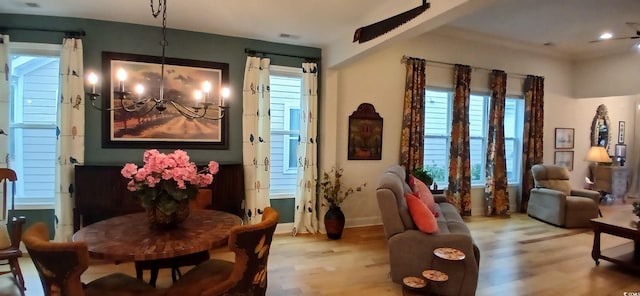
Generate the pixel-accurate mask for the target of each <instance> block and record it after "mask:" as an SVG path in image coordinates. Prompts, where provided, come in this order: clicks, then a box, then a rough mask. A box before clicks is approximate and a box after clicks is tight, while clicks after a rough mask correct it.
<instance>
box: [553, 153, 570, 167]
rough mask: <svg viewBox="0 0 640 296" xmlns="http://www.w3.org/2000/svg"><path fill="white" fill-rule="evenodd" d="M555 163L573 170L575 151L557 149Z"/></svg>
mask: <svg viewBox="0 0 640 296" xmlns="http://www.w3.org/2000/svg"><path fill="white" fill-rule="evenodd" d="M553 163H554V164H555V165H559V166H563V167H566V168H567V169H568V170H569V171H573V151H556V154H555V157H554V159H553Z"/></svg>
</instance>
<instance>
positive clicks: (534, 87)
mask: <svg viewBox="0 0 640 296" xmlns="http://www.w3.org/2000/svg"><path fill="white" fill-rule="evenodd" d="M543 129H544V77H540V76H533V75H528V76H527V78H526V79H525V82H524V131H523V137H522V164H523V165H522V185H521V186H522V187H521V188H520V192H521V196H520V200H519V203H520V212H521V213H526V212H527V206H528V204H529V191H531V188H533V177H532V176H531V167H532V166H533V165H534V164H538V163H542V152H543V145H542V144H543V142H542V140H543V137H542V136H543Z"/></svg>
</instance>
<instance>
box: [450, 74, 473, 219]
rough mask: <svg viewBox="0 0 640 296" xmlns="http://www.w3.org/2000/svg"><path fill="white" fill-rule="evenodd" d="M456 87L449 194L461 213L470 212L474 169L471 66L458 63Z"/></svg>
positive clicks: (465, 214) (463, 214) (468, 214)
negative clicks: (471, 151)
mask: <svg viewBox="0 0 640 296" xmlns="http://www.w3.org/2000/svg"><path fill="white" fill-rule="evenodd" d="M454 79H455V81H454V84H455V86H456V90H455V94H454V98H453V116H452V121H451V148H450V150H449V151H450V152H449V186H448V187H447V191H446V195H447V200H448V201H449V203H451V204H453V205H454V206H455V207H456V208H457V209H458V211H459V212H460V215H462V216H470V215H471V168H470V162H469V149H470V148H469V97H470V91H471V90H470V87H469V85H470V83H471V67H469V66H467V65H456V66H455V69H454Z"/></svg>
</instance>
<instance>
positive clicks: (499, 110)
mask: <svg viewBox="0 0 640 296" xmlns="http://www.w3.org/2000/svg"><path fill="white" fill-rule="evenodd" d="M506 92H507V74H506V73H505V72H504V71H500V70H493V71H492V72H491V109H490V111H489V130H488V134H487V161H486V167H485V175H486V178H487V179H486V184H485V187H484V188H485V190H484V200H485V209H486V215H487V216H493V215H498V216H509V191H508V190H507V184H508V182H507V162H506V160H505V149H504V105H505V95H506Z"/></svg>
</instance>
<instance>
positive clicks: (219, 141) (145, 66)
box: [102, 52, 229, 149]
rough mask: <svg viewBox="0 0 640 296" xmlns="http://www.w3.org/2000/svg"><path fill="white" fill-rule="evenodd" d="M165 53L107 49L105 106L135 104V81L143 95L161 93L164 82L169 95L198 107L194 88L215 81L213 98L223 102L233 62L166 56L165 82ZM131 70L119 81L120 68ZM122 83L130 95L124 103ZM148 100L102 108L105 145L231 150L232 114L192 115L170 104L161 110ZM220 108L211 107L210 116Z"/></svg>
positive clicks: (104, 60) (172, 99)
mask: <svg viewBox="0 0 640 296" xmlns="http://www.w3.org/2000/svg"><path fill="white" fill-rule="evenodd" d="M161 64H162V61H161V57H156V56H145V55H135V54H125V53H114V52H103V53H102V70H103V73H104V75H103V77H104V81H103V87H102V93H103V94H106V95H104V96H105V97H104V100H103V104H104V106H103V108H117V107H118V106H120V105H121V104H122V103H124V104H126V105H131V104H133V102H134V100H135V99H137V98H138V95H137V94H136V93H135V92H134V88H135V87H136V85H138V84H141V85H143V86H144V89H145V93H144V96H151V97H153V98H159V96H160V87H161V86H162V85H163V86H164V99H165V100H170V101H174V102H176V103H179V104H181V105H185V106H189V107H192V106H195V105H196V99H195V97H194V96H193V94H194V92H195V91H196V90H198V89H200V88H201V86H202V83H203V82H205V81H208V82H209V83H211V85H212V88H211V95H210V97H209V99H210V102H211V103H213V104H214V105H215V106H219V105H221V104H223V102H222V101H221V97H222V95H221V93H220V92H221V90H222V87H223V86H227V85H228V84H229V64H226V63H217V62H207V61H194V60H185V59H177V58H165V66H164V81H161V79H160V77H161V75H160V71H161ZM119 69H124V70H125V71H126V72H127V79H126V81H125V83H124V85H123V86H121V85H120V82H119V80H118V79H117V76H116V73H117V71H118V70H119ZM116 88H123V89H124V91H127V92H130V93H131V95H129V97H127V98H126V99H125V100H124V101H123V102H121V100H120V99H118V98H116V97H115V95H114V90H116ZM152 106H153V103H152V102H150V103H147V106H145V108H142V109H141V110H140V111H135V112H127V111H125V110H122V109H120V110H114V111H111V112H104V113H103V135H102V146H103V147H106V148H198V149H227V147H228V143H227V137H228V129H229V127H228V122H229V118H228V114H227V115H225V116H224V117H223V118H222V119H220V120H210V119H189V118H187V117H184V116H183V115H181V114H180V112H179V111H178V110H177V108H176V107H174V106H173V105H172V104H171V103H168V104H167V106H166V109H165V110H164V111H162V112H160V111H158V110H155V109H153V107H152ZM218 112H219V109H218V108H211V109H209V110H208V111H207V116H208V117H213V118H216V117H218V116H219V113H218Z"/></svg>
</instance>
